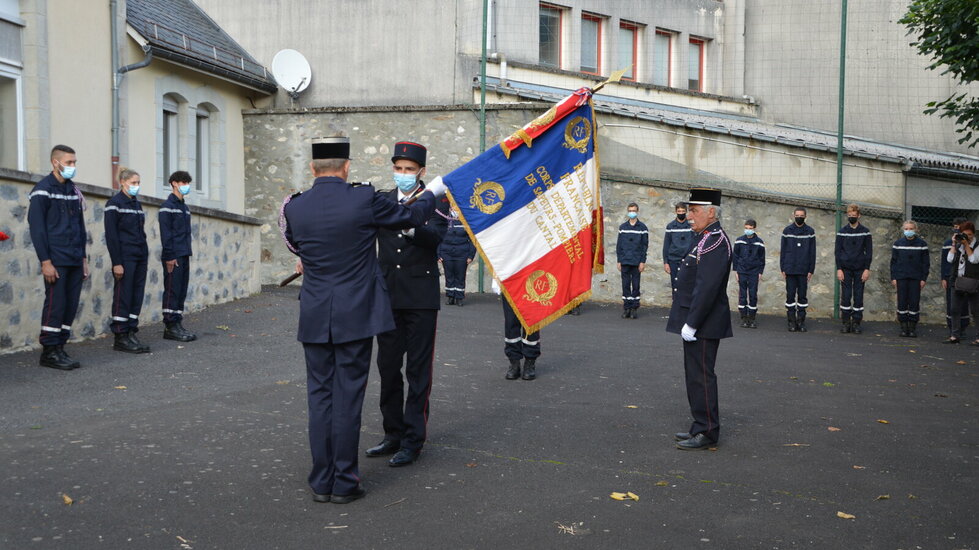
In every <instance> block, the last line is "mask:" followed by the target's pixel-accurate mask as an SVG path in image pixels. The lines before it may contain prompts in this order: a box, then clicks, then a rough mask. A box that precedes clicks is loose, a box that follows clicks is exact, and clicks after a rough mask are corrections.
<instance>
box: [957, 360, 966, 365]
mask: <svg viewBox="0 0 979 550" xmlns="http://www.w3.org/2000/svg"><path fill="white" fill-rule="evenodd" d="M955 364H956V365H964V364H965V361H964V360H959V361H956V362H955Z"/></svg>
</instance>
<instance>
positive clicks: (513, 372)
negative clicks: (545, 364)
mask: <svg viewBox="0 0 979 550" xmlns="http://www.w3.org/2000/svg"><path fill="white" fill-rule="evenodd" d="M517 378H520V360H519V359H510V367H509V368H508V369H507V370H506V379H507V380H516V379H517Z"/></svg>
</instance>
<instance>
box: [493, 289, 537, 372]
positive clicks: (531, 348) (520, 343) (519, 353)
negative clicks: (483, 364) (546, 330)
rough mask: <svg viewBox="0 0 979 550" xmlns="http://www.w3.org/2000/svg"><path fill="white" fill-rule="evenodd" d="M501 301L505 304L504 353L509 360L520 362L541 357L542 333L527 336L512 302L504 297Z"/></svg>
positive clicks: (501, 297)
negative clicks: (511, 304) (512, 306)
mask: <svg viewBox="0 0 979 550" xmlns="http://www.w3.org/2000/svg"><path fill="white" fill-rule="evenodd" d="M500 301H501V302H503V342H504V344H503V353H505V354H506V356H507V359H510V360H511V361H519V360H521V359H524V358H526V359H537V358H538V357H540V331H537V332H534V333H532V334H527V332H526V331H525V330H524V328H523V325H521V324H520V319H518V318H517V314H516V313H514V312H513V308H511V307H510V302H507V300H506V298H504V297H503V296H500Z"/></svg>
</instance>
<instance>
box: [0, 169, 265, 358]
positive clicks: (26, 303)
mask: <svg viewBox="0 0 979 550" xmlns="http://www.w3.org/2000/svg"><path fill="white" fill-rule="evenodd" d="M39 179H40V176H37V175H31V174H27V173H24V172H16V171H10V170H3V169H0V231H3V232H4V233H6V234H7V235H9V236H10V239H9V240H7V241H3V242H0V266H2V270H3V273H4V275H3V277H2V279H0V353H5V352H12V351H18V350H22V349H25V348H28V347H36V346H38V343H37V338H38V334H39V333H40V326H41V324H40V315H41V306H42V305H43V303H44V292H43V288H44V284H43V280H42V278H41V267H40V263H39V262H38V260H37V255H36V254H35V253H34V246H33V244H32V242H31V237H30V231H29V228H28V225H27V208H28V196H29V194H30V191H31V189H32V188H33V186H34V183H35V182H36V181H37V180H39ZM79 189H80V190H81V191H82V193H83V194H84V196H85V199H86V210H85V227H86V229H87V231H88V257H89V268H90V271H91V276H90V277H89V279H88V280H87V281H85V282H84V284H83V286H82V293H81V302H80V305H79V310H78V315H77V317H76V318H75V322H74V324H73V325H72V338H73V339H74V340H78V339H85V338H94V337H97V336H99V335H102V334H105V333H107V332H109V321H110V319H109V317H110V315H109V311H110V308H111V306H112V288H113V277H112V272H111V269H112V266H111V262H110V260H109V252H108V250H107V249H106V246H105V231H104V229H103V227H104V226H103V219H102V214H103V212H104V207H105V201H106V200H107V199H108V198H109V197H110V196H111V195H112V194H113V193H114V192H113V191H112V190H110V189H105V188H101V187H95V186H91V185H84V184H80V185H79ZM141 202H142V204H143V209H144V210H146V218H147V219H146V237H147V240H148V241H149V247H150V261H149V270H148V272H147V276H146V295H145V298H144V300H143V311H142V314H141V315H140V324H142V325H147V324H150V323H156V322H159V321H161V320H162V318H163V314H162V312H161V305H160V304H161V300H162V296H163V268H162V265H161V263H160V236H159V225H158V223H157V211H158V206H159V204H160V203H161V202H162V201H160V200H159V199H155V198H152V197H146V198H143V199H141ZM191 210H192V213H193V216H192V220H193V222H192V224H193V227H192V228H193V236H194V237H193V238H194V240H193V247H194V257H193V258H192V259H191V265H192V267H193V271H192V273H191V277H190V286H189V288H188V291H187V302H186V310H187V311H195V310H199V309H202V308H204V307H206V306H208V305H210V304H215V303H220V302H227V301H230V300H235V299H237V298H242V297H245V296H248V295H250V294H254V293H256V292H259V291H260V290H261V280H260V278H259V270H258V266H259V261H258V257H259V230H258V224H257V222H256V221H255V220H252V219H250V218H246V217H245V216H238V215H234V214H227V213H222V212H217V211H213V210H209V209H204V208H197V207H193V206H192V207H191ZM189 328H191V329H193V328H194V327H193V326H190V327H189Z"/></svg>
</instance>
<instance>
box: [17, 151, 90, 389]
mask: <svg viewBox="0 0 979 550" xmlns="http://www.w3.org/2000/svg"><path fill="white" fill-rule="evenodd" d="M76 162H77V158H76V157H75V150H74V149H72V148H71V147H68V146H67V145H55V146H54V148H53V149H51V168H52V171H51V173H50V174H48V175H47V176H44V178H42V179H41V181H39V182H37V185H35V186H34V189H32V190H31V194H30V201H31V204H30V207H29V208H28V210H27V223H28V224H29V225H30V231H31V241H32V242H33V243H34V251H35V252H36V253H37V259H38V260H40V262H41V275H43V276H44V309H42V310H41V337H40V338H39V340H40V342H41V345H42V346H43V351H42V352H41V360H40V364H41V366H43V367H51V368H53V369H60V370H71V369H77V368H78V367H80V366H81V364H80V363H79V362H78V361H75V360H74V359H72V358H71V357H70V356H69V355H68V354H67V353H66V352H65V343H67V342H68V337H69V336H71V323H72V321H74V320H75V314H76V313H77V312H78V299H79V296H80V295H81V292H82V281H83V280H85V279H88V258H87V257H86V256H85V244H86V242H87V238H88V237H87V234H86V232H85V218H84V212H83V211H84V199H83V198H82V194H81V193H80V192H79V191H78V189H77V188H76V187H75V183H74V182H73V181H72V178H73V177H75V164H76Z"/></svg>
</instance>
